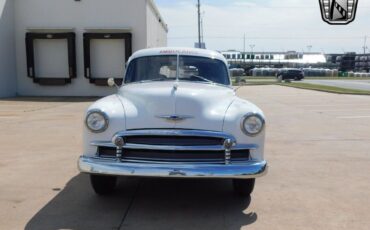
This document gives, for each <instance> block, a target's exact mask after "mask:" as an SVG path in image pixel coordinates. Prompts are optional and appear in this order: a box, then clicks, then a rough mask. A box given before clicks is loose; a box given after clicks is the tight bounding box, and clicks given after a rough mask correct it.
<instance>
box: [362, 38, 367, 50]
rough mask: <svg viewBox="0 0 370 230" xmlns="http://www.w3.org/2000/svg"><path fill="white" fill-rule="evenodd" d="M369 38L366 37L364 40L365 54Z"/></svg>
mask: <svg viewBox="0 0 370 230" xmlns="http://www.w3.org/2000/svg"><path fill="white" fill-rule="evenodd" d="M366 43H367V36H365V40H364V46H363V47H362V48H363V49H364V54H366V50H367V45H366Z"/></svg>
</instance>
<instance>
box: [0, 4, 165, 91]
mask: <svg viewBox="0 0 370 230" xmlns="http://www.w3.org/2000/svg"><path fill="white" fill-rule="evenodd" d="M167 32H168V29H167V25H166V24H165V22H164V20H163V19H162V17H161V15H160V13H159V11H158V9H157V7H156V6H155V4H154V2H153V1H152V0H104V1H102V0H62V1H61V0H0V81H1V83H0V97H8V96H15V95H20V96H104V95H107V94H110V93H112V92H113V91H114V89H111V88H108V87H106V86H104V84H105V82H106V80H105V79H106V78H109V77H115V78H117V79H122V77H123V74H124V68H125V65H124V64H125V62H126V61H127V59H128V57H129V56H130V55H131V53H132V52H135V51H136V50H139V49H143V48H147V47H159V46H166V45H167Z"/></svg>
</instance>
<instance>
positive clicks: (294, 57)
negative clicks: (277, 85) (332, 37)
mask: <svg viewBox="0 0 370 230" xmlns="http://www.w3.org/2000/svg"><path fill="white" fill-rule="evenodd" d="M221 53H222V54H223V55H224V56H225V58H226V59H227V60H228V61H229V62H230V63H231V64H232V63H241V62H248V63H251V62H253V63H255V64H279V63H286V64H288V63H294V64H318V63H326V57H325V54H323V53H297V52H294V51H290V52H253V53H252V52H246V53H243V52H240V51H222V52H221Z"/></svg>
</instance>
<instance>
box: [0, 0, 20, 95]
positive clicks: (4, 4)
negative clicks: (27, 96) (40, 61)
mask: <svg viewBox="0 0 370 230" xmlns="http://www.w3.org/2000/svg"><path fill="white" fill-rule="evenodd" d="M13 12H14V1H13V0H0V82H1V83H0V97H11V96H15V94H16V82H17V81H16V68H15V54H14V49H15V45H14V29H13V28H14V14H13Z"/></svg>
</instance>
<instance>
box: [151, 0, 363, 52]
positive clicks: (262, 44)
mask: <svg viewBox="0 0 370 230" xmlns="http://www.w3.org/2000/svg"><path fill="white" fill-rule="evenodd" d="M157 2H158V4H159V8H160V10H161V12H162V14H163V16H164V18H165V20H166V22H167V23H168V25H169V28H170V32H169V35H168V37H169V45H171V46H193V44H194V42H195V41H196V37H197V14H196V7H195V4H196V1H185V0H183V1H171V3H168V2H166V1H165V0H157ZM202 5H203V6H202V11H204V12H205V15H204V35H205V41H206V43H207V46H208V48H210V49H216V50H227V49H239V50H241V49H242V48H243V36H244V33H245V34H246V36H247V42H246V43H247V47H248V44H255V45H256V50H260V51H268V50H270V51H282V50H297V51H302V50H306V49H307V46H308V45H312V46H313V50H314V51H326V52H342V51H343V50H344V51H352V50H353V51H360V50H361V47H362V46H363V40H364V36H365V35H366V32H365V30H364V28H367V25H368V24H369V23H370V18H369V17H368V16H369V14H370V7H367V6H365V5H363V6H362V7H361V4H360V5H359V9H358V14H357V18H356V21H355V22H353V23H352V24H350V25H348V26H331V25H328V24H326V23H324V22H323V21H322V19H321V14H320V8H319V4H318V1H317V0H312V1H307V0H280V1H277V0H267V1H257V0H254V1H251V0H244V1H243V0H230V1H226V0H215V1H203V4H202ZM369 35H370V33H369Z"/></svg>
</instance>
